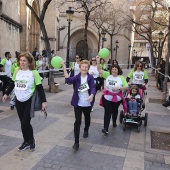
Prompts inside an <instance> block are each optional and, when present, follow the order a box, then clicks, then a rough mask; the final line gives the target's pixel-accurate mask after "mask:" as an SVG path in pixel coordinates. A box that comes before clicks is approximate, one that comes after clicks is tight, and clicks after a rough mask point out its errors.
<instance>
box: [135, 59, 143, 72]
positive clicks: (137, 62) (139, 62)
mask: <svg viewBox="0 0 170 170" xmlns="http://www.w3.org/2000/svg"><path fill="white" fill-rule="evenodd" d="M139 65H142V67H141V71H143V63H142V62H141V61H136V62H135V65H134V71H136V70H137V68H138V66H139Z"/></svg>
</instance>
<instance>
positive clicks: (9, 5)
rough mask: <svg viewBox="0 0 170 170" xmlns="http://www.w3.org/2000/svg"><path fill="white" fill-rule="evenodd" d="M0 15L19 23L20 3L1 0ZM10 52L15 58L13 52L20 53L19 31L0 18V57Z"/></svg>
mask: <svg viewBox="0 0 170 170" xmlns="http://www.w3.org/2000/svg"><path fill="white" fill-rule="evenodd" d="M0 15H5V16H8V17H9V18H11V19H12V20H14V21H16V22H17V23H20V1H19V0H15V1H10V0H3V1H2V4H1V12H0ZM6 51H10V52H11V54H12V57H13V58H15V51H20V31H19V28H18V27H16V26H15V25H14V24H12V23H11V22H9V21H8V20H6V19H4V18H3V17H2V16H1V17H0V57H1V58H3V57H4V53H5V52H6Z"/></svg>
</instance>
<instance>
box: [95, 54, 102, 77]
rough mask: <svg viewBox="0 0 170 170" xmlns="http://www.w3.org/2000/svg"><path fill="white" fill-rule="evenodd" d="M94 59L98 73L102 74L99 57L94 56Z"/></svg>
mask: <svg viewBox="0 0 170 170" xmlns="http://www.w3.org/2000/svg"><path fill="white" fill-rule="evenodd" d="M96 61H97V71H98V72H99V74H100V75H103V70H102V69H101V68H100V58H99V56H96Z"/></svg>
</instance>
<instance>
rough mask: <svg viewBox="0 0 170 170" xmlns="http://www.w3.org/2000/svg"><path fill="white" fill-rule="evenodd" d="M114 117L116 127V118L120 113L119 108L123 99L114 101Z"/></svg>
mask: <svg viewBox="0 0 170 170" xmlns="http://www.w3.org/2000/svg"><path fill="white" fill-rule="evenodd" d="M112 103H113V104H112V119H113V126H114V127H116V126H117V125H116V120H117V115H118V108H119V106H120V103H121V101H118V102H112Z"/></svg>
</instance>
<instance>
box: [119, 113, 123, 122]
mask: <svg viewBox="0 0 170 170" xmlns="http://www.w3.org/2000/svg"><path fill="white" fill-rule="evenodd" d="M123 118H124V115H123V110H121V111H120V115H119V122H120V123H122V121H123Z"/></svg>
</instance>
